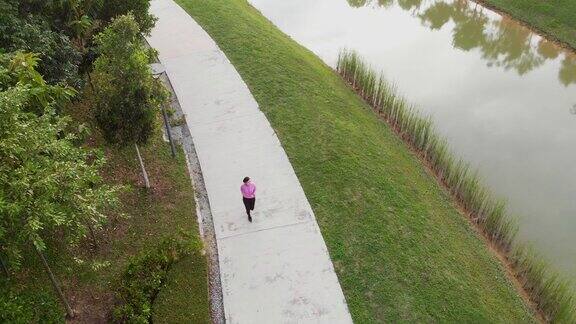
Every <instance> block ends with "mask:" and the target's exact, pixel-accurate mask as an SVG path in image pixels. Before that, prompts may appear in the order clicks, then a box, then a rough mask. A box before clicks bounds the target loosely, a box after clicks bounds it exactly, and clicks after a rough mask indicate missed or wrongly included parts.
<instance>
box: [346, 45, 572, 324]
mask: <svg viewBox="0 0 576 324" xmlns="http://www.w3.org/2000/svg"><path fill="white" fill-rule="evenodd" d="M336 70H337V72H338V73H339V74H340V75H341V76H342V78H343V79H344V80H345V81H346V82H347V83H348V84H350V86H352V88H353V89H354V90H355V91H356V92H357V93H358V94H359V95H360V96H362V98H364V100H365V101H366V102H367V103H368V104H369V105H370V106H371V107H372V108H373V109H374V111H375V112H376V113H378V114H379V115H380V116H381V117H382V118H383V119H384V120H385V121H386V122H387V123H388V124H389V125H390V126H391V127H392V128H393V129H394V130H395V131H396V133H397V134H398V135H399V136H400V137H401V138H402V139H403V140H404V141H405V142H406V143H407V144H408V145H410V146H411V147H412V149H413V150H414V151H416V152H417V153H418V154H419V155H420V157H421V158H422V159H423V160H424V161H425V162H426V163H427V164H428V165H429V167H430V169H431V170H432V171H433V172H434V174H435V175H436V176H437V178H438V179H439V181H441V182H442V184H443V185H444V186H445V187H446V188H447V190H448V191H449V193H450V194H451V195H452V196H453V197H454V199H456V200H457V201H458V203H459V204H460V206H461V207H462V208H463V209H464V211H465V212H466V213H467V214H468V215H469V216H470V218H471V220H472V221H473V222H474V223H475V224H476V225H477V226H478V228H479V230H480V231H481V232H482V233H483V234H484V235H485V236H486V237H487V238H488V239H489V240H490V241H491V242H492V243H493V244H494V245H495V246H496V248H497V249H498V250H499V251H500V252H501V254H502V255H504V256H505V257H506V259H507V260H508V262H509V264H510V265H511V266H512V268H513V270H514V272H515V275H516V277H517V278H518V280H519V282H520V283H521V284H522V286H523V288H524V289H525V291H526V292H527V294H528V295H529V296H530V299H531V300H532V302H534V303H535V305H536V306H537V307H538V308H539V310H540V311H541V312H542V314H543V315H544V317H545V319H546V320H547V321H550V322H555V323H576V319H575V317H576V305H575V303H576V301H575V297H574V293H573V292H572V291H571V290H570V284H569V283H568V282H567V281H566V280H565V279H562V278H560V276H559V275H557V274H555V273H554V272H553V271H551V270H550V269H549V267H548V266H547V265H546V264H545V263H544V262H543V261H542V260H541V258H539V257H538V256H537V255H536V254H535V253H533V252H532V250H530V249H528V248H526V247H524V246H523V245H520V244H519V243H517V240H516V239H515V237H516V233H517V228H518V227H517V224H516V222H515V221H513V220H512V219H511V218H510V217H509V216H508V215H507V212H506V204H505V203H504V201H502V200H500V199H497V198H496V197H495V196H494V195H493V194H492V193H491V192H490V190H488V189H487V188H486V187H485V186H484V185H483V184H482V182H481V181H480V177H479V176H478V173H477V172H476V171H475V170H473V169H472V168H471V167H470V164H469V163H467V162H465V161H463V160H462V159H459V158H457V157H456V156H455V155H454V154H453V152H452V151H451V149H450V148H449V145H448V142H447V141H446V139H445V138H444V137H442V136H440V135H439V134H438V132H437V131H436V130H435V128H434V125H433V123H432V119H431V118H430V116H423V115H422V114H421V113H420V112H418V110H417V109H416V108H415V107H414V106H413V105H411V104H410V103H409V102H408V101H406V99H405V98H404V97H402V96H400V95H399V94H398V92H397V90H396V87H395V86H394V85H392V84H390V83H389V82H388V81H387V80H386V79H385V78H384V76H383V74H382V73H378V72H376V71H375V70H374V69H372V68H371V67H370V66H369V65H368V64H367V63H366V62H365V61H364V60H363V59H362V58H360V57H359V55H358V54H357V53H356V52H354V51H349V50H342V51H341V52H340V54H339V57H338V62H337V67H336Z"/></svg>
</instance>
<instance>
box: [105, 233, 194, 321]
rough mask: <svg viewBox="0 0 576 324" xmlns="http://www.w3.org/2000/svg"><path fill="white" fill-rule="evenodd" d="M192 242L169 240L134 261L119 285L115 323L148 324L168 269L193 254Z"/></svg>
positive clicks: (130, 263) (130, 262) (127, 268)
mask: <svg viewBox="0 0 576 324" xmlns="http://www.w3.org/2000/svg"><path fill="white" fill-rule="evenodd" d="M191 251H192V245H191V242H190V241H189V240H183V239H176V238H167V239H164V240H163V241H162V242H161V243H160V244H159V245H158V246H157V247H155V248H152V249H149V250H148V251H146V252H144V253H143V254H141V255H138V256H136V257H134V258H132V259H131V260H130V261H129V263H128V266H127V267H126V270H125V271H124V273H123V274H122V277H121V278H120V282H119V283H118V291H117V297H118V299H119V302H120V304H119V305H118V306H116V307H115V308H114V312H113V315H114V320H115V321H117V322H120V323H148V322H149V320H150V317H151V315H152V304H153V302H154V299H155V298H156V296H157V295H158V292H159V291H160V289H161V288H162V285H163V283H164V281H165V280H166V277H167V274H168V270H169V269H170V267H171V266H172V265H173V264H174V263H176V262H177V261H178V260H180V259H181V258H183V257H185V256H187V255H190V253H191Z"/></svg>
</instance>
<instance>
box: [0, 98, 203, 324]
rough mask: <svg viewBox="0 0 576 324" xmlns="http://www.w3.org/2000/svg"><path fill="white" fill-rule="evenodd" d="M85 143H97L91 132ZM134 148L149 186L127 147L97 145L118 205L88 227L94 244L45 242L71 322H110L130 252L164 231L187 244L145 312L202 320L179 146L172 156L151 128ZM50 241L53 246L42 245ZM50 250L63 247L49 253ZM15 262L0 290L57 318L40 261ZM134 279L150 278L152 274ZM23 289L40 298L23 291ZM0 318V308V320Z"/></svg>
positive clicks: (197, 258)
mask: <svg viewBox="0 0 576 324" xmlns="http://www.w3.org/2000/svg"><path fill="white" fill-rule="evenodd" d="M86 109H89V107H87V105H85V103H80V104H78V105H77V106H75V107H74V111H73V113H74V114H75V115H76V114H77V115H79V116H86V115H87V111H86ZM78 119H80V117H78V118H76V120H78ZM90 142H91V144H90V145H92V146H98V145H100V143H99V142H100V141H99V140H98V136H95V137H94V138H92V139H91V140H90ZM141 152H142V154H143V158H144V161H145V163H146V167H147V170H148V173H149V177H150V181H151V185H152V187H153V188H152V189H151V191H150V192H147V191H146V190H145V189H143V180H142V178H141V174H140V170H139V164H138V160H137V158H136V153H135V150H134V149H133V148H132V147H129V148H127V149H117V148H105V154H106V156H107V160H108V163H107V164H106V166H105V169H104V171H103V173H104V177H105V178H106V180H107V182H109V183H115V184H121V185H124V186H126V189H127V190H126V191H125V192H124V193H123V194H122V195H121V204H120V206H119V208H118V209H116V210H114V211H112V212H110V213H109V220H108V223H107V224H106V225H105V226H104V227H103V229H102V230H97V231H96V233H95V237H96V240H97V246H95V247H94V246H92V244H91V242H92V241H91V240H90V238H89V237H88V238H87V239H86V240H85V242H82V243H81V244H80V245H79V246H78V247H66V246H63V244H64V243H62V242H58V239H57V238H54V239H53V240H52V242H50V245H49V247H48V257H49V258H48V259H49V260H48V262H50V264H51V265H52V266H53V267H54V270H55V274H56V277H57V278H58V279H60V280H61V281H62V287H63V291H64V294H65V295H66V296H67V298H68V299H69V302H70V304H71V306H72V308H73V309H74V310H75V312H76V316H75V318H74V319H72V320H71V322H73V323H94V322H97V323H104V322H110V320H111V313H112V310H113V309H114V307H115V306H116V305H117V302H118V298H117V295H116V294H117V291H118V288H119V287H120V286H121V285H120V279H121V278H122V276H123V275H124V273H125V272H126V269H127V265H128V264H129V263H130V262H133V260H135V258H136V257H137V256H140V255H142V254H144V253H146V252H148V251H151V250H153V249H155V248H157V247H158V245H159V243H160V242H161V241H162V240H163V239H165V238H167V237H180V238H186V239H190V240H192V241H193V243H192V244H191V251H189V253H188V252H187V256H185V257H183V258H182V259H181V260H179V261H178V262H176V263H174V265H173V266H171V267H170V269H169V271H168V274H167V276H166V279H165V281H164V283H163V285H162V286H163V287H162V288H161V289H160V293H159V294H158V296H157V298H156V299H155V303H154V304H153V305H152V307H151V308H152V309H150V311H151V312H152V315H153V316H156V315H161V316H163V317H164V316H165V317H166V318H179V317H188V316H189V315H190V313H191V312H194V317H193V318H194V319H195V320H196V321H195V323H208V322H209V308H208V290H207V282H206V260H205V257H204V255H202V253H201V244H200V243H199V242H200V238H199V233H198V224H197V220H196V215H195V206H194V196H193V194H194V193H193V189H192V186H191V184H190V178H189V176H188V170H187V167H186V163H185V158H184V153H183V151H182V150H181V149H180V150H179V152H178V156H177V158H176V159H173V158H172V157H171V155H170V147H169V146H168V144H166V143H164V142H163V140H162V138H161V134H160V133H159V132H158V133H157V134H156V135H155V136H154V138H153V139H152V141H151V143H150V144H149V145H148V146H146V147H142V148H141ZM56 246H60V248H58V249H55V248H53V249H51V248H50V247H56ZM55 250H58V251H67V252H68V253H60V254H57V255H56V254H53V253H50V252H51V251H55ZM73 255H74V256H76V259H75V258H74V257H73ZM30 259H31V260H36V259H35V258H30ZM148 266H153V265H148ZM23 268H24V269H25V271H21V272H19V273H16V274H15V275H14V278H12V279H11V280H10V282H3V283H2V284H4V285H6V286H1V287H0V289H9V290H11V291H14V295H15V296H16V297H15V298H20V299H21V300H25V301H27V300H30V301H29V302H26V303H25V305H26V311H27V312H28V311H29V313H30V315H28V316H27V317H28V318H34V317H35V318H37V319H38V322H63V321H64V319H63V316H64V311H63V308H62V305H60V304H59V302H58V300H57V298H55V297H54V296H53V292H52V289H51V286H50V283H49V282H48V280H47V276H46V274H45V273H44V272H42V271H41V267H40V266H39V265H35V264H28V265H26V264H25V265H24V267H23ZM150 270H152V269H150ZM140 279H141V280H149V281H151V280H158V279H159V278H149V279H146V278H140ZM175 287H176V288H175ZM191 288H193V289H191ZM165 290H166V291H165ZM2 291H4V290H2ZM41 292H42V294H40V293H41ZM26 295H30V296H44V297H42V298H28V297H26ZM1 304H2V303H1V301H0V309H2V307H3V305H1ZM55 307H56V309H54V308H55ZM47 312H49V313H47ZM23 314H24V313H23ZM46 314H49V315H50V316H47V315H46ZM2 318H3V317H2V316H1V315H0V322H2ZM22 320H23V321H26V320H25V319H22ZM31 322H36V321H35V320H31Z"/></svg>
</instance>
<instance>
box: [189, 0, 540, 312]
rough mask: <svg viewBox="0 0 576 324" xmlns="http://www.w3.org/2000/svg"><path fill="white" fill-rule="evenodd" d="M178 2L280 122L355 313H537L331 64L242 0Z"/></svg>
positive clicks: (271, 117) (416, 162)
mask: <svg viewBox="0 0 576 324" xmlns="http://www.w3.org/2000/svg"><path fill="white" fill-rule="evenodd" d="M178 2H179V3H180V4H181V5H182V6H183V8H185V9H186V10H187V11H188V12H189V13H190V14H191V16H192V17H193V18H194V19H196V20H197V21H198V22H199V23H200V24H201V25H202V27H203V28H204V29H205V30H206V31H207V32H208V33H209V34H210V35H211V36H212V37H213V38H214V39H215V40H216V42H217V43H218V44H219V46H220V47H221V48H222V50H223V51H224V52H225V53H226V55H227V56H228V58H229V59H230V60H231V61H232V63H233V64H234V65H235V67H236V69H237V70H238V71H239V73H240V75H241V76H242V78H243V79H244V81H245V82H246V83H247V84H248V87H249V88H250V90H251V91H252V93H253V95H254V97H255V98H256V100H257V101H258V103H259V104H260V108H261V109H262V110H263V111H264V112H265V114H266V116H267V117H268V119H269V120H270V122H271V124H272V126H273V127H274V129H275V130H276V132H277V134H278V136H279V138H280V140H281V142H282V145H283V146H284V149H285V150H286V152H287V154H288V156H289V157H290V161H291V162H292V165H293V166H294V169H295V171H296V173H297V175H298V177H299V179H300V181H301V183H302V185H303V187H304V190H305V192H306V195H307V197H308V199H309V200H310V203H311V204H312V207H313V209H314V211H315V214H316V217H317V219H318V222H319V224H320V227H321V229H322V234H323V236H324V239H325V240H326V244H327V245H328V248H329V251H330V255H331V257H332V260H333V262H334V265H335V268H336V271H337V274H338V277H339V280H340V283H341V285H342V288H343V290H344V293H345V295H346V299H347V302H348V306H349V308H350V311H351V313H352V316H353V318H354V320H355V321H356V322H357V323H367V322H414V321H418V322H456V321H459V322H506V323H517V322H531V321H534V317H533V315H532V314H531V311H530V310H529V309H528V307H527V306H526V305H525V304H524V302H523V301H522V299H521V298H520V296H519V295H518V292H517V291H516V290H515V289H514V288H513V286H512V284H511V282H510V280H509V279H508V278H507V276H506V275H505V270H504V268H503V266H502V265H501V264H500V263H499V262H498V261H497V258H496V257H495V256H493V255H492V254H491V253H490V251H489V250H488V248H487V246H486V245H485V243H484V242H483V241H482V240H481V239H480V237H479V236H478V235H477V233H476V232H475V231H474V229H473V228H472V226H471V225H470V224H469V223H468V221H467V220H466V218H465V217H463V216H462V215H461V214H460V213H459V212H458V210H457V209H456V208H455V207H454V204H453V202H452V200H451V199H450V198H449V197H448V195H447V194H446V193H444V191H443V190H442V189H441V188H440V187H439V186H438V184H437V183H436V181H435V179H434V178H433V177H432V176H430V175H429V174H428V173H427V172H426V170H425V168H424V167H423V166H422V165H421V164H420V162H419V160H418V159H417V158H416V157H415V156H413V155H412V154H411V153H410V151H409V150H408V149H407V147H406V146H405V145H404V144H403V143H402V141H401V140H400V139H399V138H397V136H396V135H395V134H394V133H393V132H392V131H391V130H390V129H389V128H388V127H387V126H386V124H384V123H383V122H381V121H380V120H379V119H378V118H377V117H376V116H375V114H374V113H372V112H371V109H370V108H369V107H368V106H367V105H366V104H365V103H364V102H363V101H362V100H361V99H360V97H358V96H357V95H356V94H354V93H353V92H352V90H351V89H350V88H348V86H347V85H346V84H345V83H344V81H342V80H341V79H340V77H339V76H338V75H337V74H336V73H335V72H334V71H333V70H332V69H330V68H329V67H328V66H326V65H325V64H324V63H323V62H322V61H321V60H320V59H318V58H317V57H316V56H315V55H313V54H312V53H311V52H309V51H308V50H306V49H304V48H303V47H302V46H300V45H298V44H297V43H295V42H294V41H292V40H291V39H290V38H289V37H287V36H286V35H284V34H283V33H282V32H280V31H279V30H278V29H276V28H275V27H274V26H273V25H272V24H271V23H270V22H269V21H268V20H267V19H266V18H264V17H263V16H262V15H261V14H260V13H259V12H258V11H257V10H255V9H254V8H252V7H251V6H250V5H249V4H248V3H247V2H246V1H244V0H212V1H202V0H178ZM182 32H186V31H184V30H183V31H182ZM262 244H266V242H262Z"/></svg>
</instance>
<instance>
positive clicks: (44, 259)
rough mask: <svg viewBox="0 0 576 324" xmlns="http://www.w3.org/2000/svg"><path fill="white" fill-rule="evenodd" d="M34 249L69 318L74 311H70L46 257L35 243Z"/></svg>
mask: <svg viewBox="0 0 576 324" xmlns="http://www.w3.org/2000/svg"><path fill="white" fill-rule="evenodd" d="M34 249H35V250H36V253H38V256H39V257H40V260H42V264H43V265H44V268H45V269H46V272H48V276H49V277H50V282H52V286H53V287H54V290H55V291H56V293H57V294H58V297H60V300H61V301H62V303H63V304H64V307H65V308H66V315H67V316H68V317H69V318H72V317H74V312H73V311H72V308H71V307H70V304H68V301H67V300H66V297H64V294H63V293H62V290H61V289H60V286H59V285H58V282H57V281H56V278H55V277H54V274H53V273H52V270H51V269H50V266H49V265H48V262H47V261H46V258H45V257H44V253H42V251H40V250H39V249H38V248H37V247H36V245H34Z"/></svg>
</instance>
